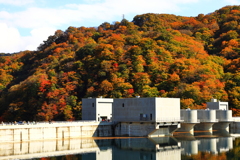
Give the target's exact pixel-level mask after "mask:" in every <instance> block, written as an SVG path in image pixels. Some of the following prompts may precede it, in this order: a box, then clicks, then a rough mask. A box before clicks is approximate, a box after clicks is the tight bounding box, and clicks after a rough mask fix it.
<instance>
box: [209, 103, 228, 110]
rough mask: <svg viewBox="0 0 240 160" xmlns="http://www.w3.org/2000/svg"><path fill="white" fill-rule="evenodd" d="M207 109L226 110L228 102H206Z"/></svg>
mask: <svg viewBox="0 0 240 160" xmlns="http://www.w3.org/2000/svg"><path fill="white" fill-rule="evenodd" d="M207 108H209V109H219V110H228V108H229V107H228V102H207Z"/></svg>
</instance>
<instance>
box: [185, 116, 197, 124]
mask: <svg viewBox="0 0 240 160" xmlns="http://www.w3.org/2000/svg"><path fill="white" fill-rule="evenodd" d="M181 120H182V121H183V122H182V123H200V119H195V120H191V119H185V117H181Z"/></svg>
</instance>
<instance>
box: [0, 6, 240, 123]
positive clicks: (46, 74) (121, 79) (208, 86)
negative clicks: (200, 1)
mask: <svg viewBox="0 0 240 160" xmlns="http://www.w3.org/2000/svg"><path fill="white" fill-rule="evenodd" d="M239 22H240V6H226V7H223V8H221V9H219V10H216V11H215V12H212V13H211V14H208V15H203V14H199V15H198V16H197V17H182V16H176V15H170V14H152V13H148V14H143V15H137V16H135V17H134V19H133V21H132V22H129V21H127V20H126V19H123V20H122V21H121V22H115V23H114V24H110V23H107V22H105V23H103V24H101V25H100V26H99V27H95V28H94V27H92V28H86V27H79V28H76V27H69V28H68V29H67V30H66V31H61V30H57V31H56V32H55V34H54V35H53V36H49V37H48V40H47V41H44V42H43V44H41V45H39V47H38V50H37V51H23V52H19V53H16V54H13V55H9V54H3V53H2V54H1V55H2V56H0V121H14V120H26V121H31V120H35V121H39V120H77V119H81V98H86V97H98V96H103V97H112V98H123V97H124V98H126V97H129V98H130V97H135V96H141V97H179V98H181V107H182V108H191V109H199V108H205V107H206V106H205V103H206V102H208V101H209V100H210V99H211V98H212V97H213V98H216V99H219V100H221V101H228V102H229V103H230V107H231V109H232V110H233V113H234V115H235V116H238V115H240V103H239V101H240V72H239V71H240V54H239V51H240V37H239V34H240V25H239ZM146 107H147V106H146Z"/></svg>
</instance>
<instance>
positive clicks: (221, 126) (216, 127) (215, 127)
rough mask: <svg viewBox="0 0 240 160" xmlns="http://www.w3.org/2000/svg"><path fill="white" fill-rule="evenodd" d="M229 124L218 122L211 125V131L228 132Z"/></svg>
mask: <svg viewBox="0 0 240 160" xmlns="http://www.w3.org/2000/svg"><path fill="white" fill-rule="evenodd" d="M229 124H230V122H218V123H215V124H214V125H213V130H225V131H229Z"/></svg>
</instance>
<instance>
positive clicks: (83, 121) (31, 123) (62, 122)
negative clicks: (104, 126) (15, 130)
mask: <svg viewBox="0 0 240 160" xmlns="http://www.w3.org/2000/svg"><path fill="white" fill-rule="evenodd" d="M89 122H97V121H93V120H80V121H31V122H29V121H27V122H25V121H20V122H1V123H0V125H2V126H6V125H42V124H44V125H46V124H74V123H75V124H76V123H77V124H78V123H89Z"/></svg>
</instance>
